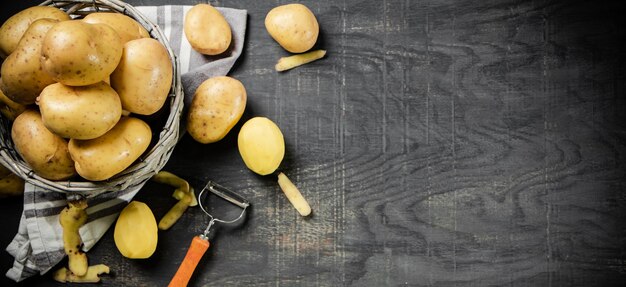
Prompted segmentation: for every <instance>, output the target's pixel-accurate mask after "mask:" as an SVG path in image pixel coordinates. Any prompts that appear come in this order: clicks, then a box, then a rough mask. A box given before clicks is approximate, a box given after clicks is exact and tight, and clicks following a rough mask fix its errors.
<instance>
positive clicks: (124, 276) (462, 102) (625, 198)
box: [0, 0, 626, 286]
mask: <svg viewBox="0 0 626 287" xmlns="http://www.w3.org/2000/svg"><path fill="white" fill-rule="evenodd" d="M26 2H28V1H26ZM26 2H25V3H26ZM30 2H32V3H38V1H30ZM128 2H129V3H131V4H133V5H136V6H139V5H162V4H168V3H174V2H175V1H162V0H161V1H147V0H146V1H142V0H134V1H128ZM197 2H202V1H178V2H177V3H179V4H195V3H197ZM211 2H212V3H213V4H214V5H215V6H227V7H232V8H242V9H247V10H248V14H249V18H248V30H247V35H246V45H245V49H244V55H243V56H242V57H241V58H240V59H239V61H238V64H237V65H236V66H235V68H234V69H233V70H232V73H231V74H230V75H231V76H233V77H235V78H237V79H239V80H241V81H242V82H243V83H244V85H245V86H246V88H247V91H248V97H249V102H248V107H247V109H246V113H245V115H244V119H247V118H250V117H252V116H256V115H262V116H267V117H269V118H271V119H273V120H274V121H275V122H276V123H277V124H278V125H279V126H280V127H281V129H282V131H283V133H284V136H285V140H286V145H287V153H286V158H285V161H284V163H283V165H282V167H281V169H282V170H283V171H285V172H286V173H287V174H288V175H289V176H290V177H291V178H292V179H293V180H294V181H295V182H296V183H297V185H298V186H299V187H300V188H301V190H302V191H303V193H304V195H305V196H306V197H307V198H308V200H309V202H310V203H311V205H312V208H313V210H314V214H313V216H312V217H310V218H302V217H300V216H299V215H298V214H297V213H296V212H295V210H294V209H293V208H292V207H291V205H290V204H289V203H288V202H287V201H286V199H285V197H284V196H283V195H282V194H281V193H280V191H279V189H278V187H277V185H276V183H275V178H272V177H260V176H256V175H254V174H252V173H251V172H250V171H248V170H247V169H246V168H245V166H244V164H243V162H242V161H241V159H240V157H239V154H238V152H237V148H236V138H235V135H236V132H237V130H238V128H239V126H237V127H236V128H235V131H234V132H232V133H231V134H230V135H229V136H228V137H227V138H226V139H224V140H223V141H222V142H220V143H217V144H211V145H201V144H198V143H195V142H194V141H193V140H191V139H190V138H189V137H185V138H184V139H183V140H182V141H181V142H180V144H179V145H178V146H177V147H176V150H175V152H174V154H173V156H172V158H171V159H170V161H169V163H168V165H167V166H166V170H169V171H172V172H174V173H176V174H179V175H181V176H184V177H187V178H189V179H192V182H193V183H194V185H196V187H198V186H199V184H200V182H202V181H204V180H207V179H214V180H216V181H218V182H220V183H222V184H224V185H227V186H229V187H231V188H233V189H236V190H238V191H240V192H241V193H243V194H244V195H245V196H246V197H247V198H248V199H249V200H250V201H251V202H252V204H253V208H252V209H251V212H250V213H249V216H248V217H247V221H246V222H245V224H242V225H239V226H236V227H232V228H220V229H218V230H217V232H216V234H215V237H214V238H213V240H212V243H213V245H212V247H211V249H210V250H209V251H208V254H207V255H206V256H205V258H204V259H203V261H202V262H201V263H200V265H199V267H198V269H197V273H196V274H195V277H194V278H193V281H192V284H191V285H193V286H240V285H258V286H341V285H350V286H397V285H409V286H427V285H428V286H430V285H436V286H453V285H454V286H456V285H460V286H488V285H508V286H617V285H620V284H622V283H623V282H624V281H625V280H626V250H625V248H626V227H625V226H626V177H625V175H626V172H625V166H624V165H625V164H626V98H625V93H626V89H625V88H626V85H625V75H626V70H625V69H624V67H626V65H625V64H626V63H625V58H624V55H625V53H624V51H625V50H626V45H624V43H626V41H625V40H626V39H625V38H626V37H625V35H626V26H625V25H624V24H626V23H625V21H624V19H625V17H624V15H625V13H626V9H625V8H624V6H623V5H619V4H612V3H609V2H598V3H596V2H597V1H513V0H503V1H461V0H458V1H455V0H449V1H439V0H433V1H409V0H405V1H392V0H387V1H376V0H368V1H358V0H342V1H301V2H303V3H305V4H307V6H308V7H310V8H311V9H312V10H313V11H314V13H315V14H316V15H317V18H318V21H319V23H320V26H321V37H320V43H319V46H320V47H323V48H325V49H327V50H328V54H327V57H326V58H325V59H324V60H321V61H318V62H315V63H312V64H309V65H306V66H303V67H300V68H298V69H295V70H292V71H289V72H286V73H277V72H275V71H274V70H273V66H274V64H275V62H276V60H277V59H278V58H279V57H280V56H283V55H286V52H284V51H283V50H282V49H281V48H280V47H279V46H278V45H277V44H276V43H275V42H273V40H272V39H271V38H270V37H269V36H268V34H267V33H266V31H265V28H264V25H263V20H264V17H265V14H266V13H267V12H268V11H269V10H270V9H271V8H272V7H274V6H276V5H278V4H284V3H286V2H285V1H244V0H240V1H236V0H233V1H211ZM3 5H5V4H3ZM14 5H26V4H24V3H22V4H14ZM14 10H15V9H13V8H10V9H9V8H6V9H5V8H4V7H3V10H2V20H3V21H4V19H6V18H7V17H8V15H9V14H10V13H12V12H13V11H14ZM136 199H137V200H140V201H144V202H146V203H148V205H149V206H150V207H151V208H152V209H153V211H154V213H155V215H156V216H157V217H160V216H162V215H163V214H164V213H165V212H166V210H167V209H168V208H169V207H170V206H171V205H172V204H173V203H174V201H173V200H172V199H171V197H170V194H169V190H168V189H167V188H164V187H161V186H159V185H156V184H152V183H150V184H148V185H146V186H145V188H144V189H143V190H142V191H141V192H140V194H139V195H138V196H137V198H136ZM220 208H221V207H220ZM20 212H21V199H19V198H17V199H9V200H2V201H0V215H1V216H2V218H3V219H2V220H3V221H2V222H3V232H2V235H1V236H0V238H1V239H0V245H1V246H2V247H5V246H6V245H7V244H8V243H9V242H10V240H11V238H12V236H13V234H14V233H15V232H16V231H17V225H18V220H19V216H20ZM206 223H207V220H206V218H205V217H203V216H202V213H201V212H200V210H198V209H197V208H196V209H191V210H189V211H188V212H187V213H186V214H185V215H184V216H183V218H182V219H181V221H180V222H178V223H177V224H176V225H175V226H174V227H173V228H172V229H171V230H169V231H166V232H160V233H159V244H158V250H157V252H156V253H155V254H154V256H153V257H152V258H150V259H147V260H128V259H125V258H123V257H122V256H121V255H120V254H119V253H118V251H117V250H116V248H115V245H114V243H113V232H112V229H111V230H110V231H109V232H108V233H107V234H106V235H105V236H104V237H103V238H102V240H100V242H99V243H98V244H97V245H96V246H95V247H94V249H93V250H91V251H90V252H89V258H90V260H91V262H92V263H105V264H107V265H109V266H111V267H112V269H113V273H112V274H111V276H108V277H105V278H104V282H103V284H102V286H121V285H126V286H164V285H166V283H167V282H169V279H170V278H171V277H172V275H173V274H174V272H175V270H176V268H177V267H178V264H179V263H180V262H181V260H182V258H183V256H184V255H185V252H186V249H187V246H188V244H189V242H190V240H191V238H192V237H193V236H194V235H196V234H198V233H199V232H201V231H202V230H203V228H204V226H205V224H206ZM0 263H1V265H0V269H1V270H2V272H4V271H6V270H7V269H8V268H9V267H10V266H11V264H12V258H11V257H10V256H9V255H8V254H7V253H2V255H0ZM9 284H11V282H10V281H8V279H6V278H2V279H0V285H3V286H4V285H9ZM23 285H24V286H52V285H55V283H53V281H52V279H50V278H49V276H43V277H38V278H33V279H29V280H27V281H26V282H24V284H23Z"/></svg>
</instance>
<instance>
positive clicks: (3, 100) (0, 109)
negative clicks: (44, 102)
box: [0, 78, 26, 120]
mask: <svg viewBox="0 0 626 287" xmlns="http://www.w3.org/2000/svg"><path fill="white" fill-rule="evenodd" d="M1 86H2V78H0V87H1ZM25 110H26V106H25V105H22V104H20V103H16V102H14V101H13V100H11V99H9V97H7V96H6V95H5V94H4V93H3V92H2V90H0V113H2V115H3V116H5V117H7V119H9V120H15V118H17V116H19V115H20V114H21V113H22V112H24V111H25Z"/></svg>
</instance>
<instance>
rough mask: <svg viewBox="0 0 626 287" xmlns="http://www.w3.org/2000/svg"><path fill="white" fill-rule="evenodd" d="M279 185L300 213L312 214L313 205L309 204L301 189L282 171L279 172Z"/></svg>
mask: <svg viewBox="0 0 626 287" xmlns="http://www.w3.org/2000/svg"><path fill="white" fill-rule="evenodd" d="M278 185H279V186H280V189H282V191H283V192H284V193H285V196H287V199H288V200H289V202H291V204H292V205H293V207H294V208H295V209H296V210H297V211H298V213H300V215H302V216H308V215H309V214H311V206H309V203H308V202H307V201H306V199H304V196H302V193H300V190H298V188H297V187H296V186H295V185H294V184H293V183H292V182H291V180H289V178H287V176H286V175H285V174H284V173H282V172H281V173H279V174H278Z"/></svg>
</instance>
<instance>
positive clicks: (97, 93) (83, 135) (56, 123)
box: [37, 82, 122, 140]
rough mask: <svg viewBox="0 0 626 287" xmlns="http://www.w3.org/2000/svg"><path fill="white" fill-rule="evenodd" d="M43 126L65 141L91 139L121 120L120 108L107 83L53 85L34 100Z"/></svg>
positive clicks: (119, 103) (120, 105)
mask: <svg viewBox="0 0 626 287" xmlns="http://www.w3.org/2000/svg"><path fill="white" fill-rule="evenodd" d="M37 105H39V109H40V111H41V118H42V120H43V124H44V125H45V126H46V127H47V128H48V129H49V130H50V131H52V132H54V133H55V134H57V135H60V136H62V137H64V138H73V139H82V140H84V139H93V138H97V137H99V136H101V135H103V134H104V133H106V132H107V131H109V130H110V129H111V128H113V126H114V125H115V124H116V123H117V121H118V120H119V119H120V117H121V116H122V104H121V102H120V97H119V96H118V95H117V93H116V92H115V90H113V88H111V87H110V86H109V85H108V84H107V83H105V82H100V83H97V84H93V85H89V86H80V87H72V86H66V85H63V84H61V83H55V84H52V85H50V86H48V87H46V88H45V89H44V90H43V91H42V92H41V95H40V96H39V97H38V98H37Z"/></svg>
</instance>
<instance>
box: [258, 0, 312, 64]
mask: <svg viewBox="0 0 626 287" xmlns="http://www.w3.org/2000/svg"><path fill="white" fill-rule="evenodd" d="M265 28H266V29H267V32H268V33H269V34H270V36H272V38H274V40H276V42H278V44H280V45H281V46H282V47H283V48H284V49H285V50H287V51H289V52H292V53H302V52H306V51H308V50H309V49H311V48H312V47H313V45H315V42H317V36H318V34H319V31H320V28H319V25H318V23H317V19H316V18H315V15H313V12H311V10H309V8H307V7H306V6H304V5H302V4H287V5H282V6H278V7H276V8H274V9H272V10H270V12H269V13H267V16H265Z"/></svg>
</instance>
